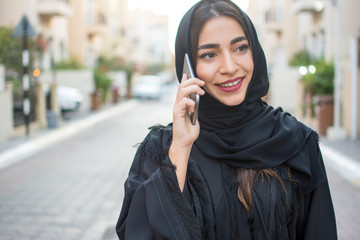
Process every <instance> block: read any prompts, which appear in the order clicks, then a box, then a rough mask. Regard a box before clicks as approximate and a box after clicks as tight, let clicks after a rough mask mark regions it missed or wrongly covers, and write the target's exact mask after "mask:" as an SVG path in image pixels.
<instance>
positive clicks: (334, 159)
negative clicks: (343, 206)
mask: <svg viewBox="0 0 360 240" xmlns="http://www.w3.org/2000/svg"><path fill="white" fill-rule="evenodd" d="M320 149H321V152H322V155H323V158H324V161H325V163H326V164H327V165H328V166H329V167H330V168H331V169H332V170H334V171H336V172H337V173H338V174H340V175H341V176H342V177H343V178H345V179H346V180H348V181H349V182H350V183H352V184H354V185H355V186H357V187H360V163H358V162H357V161H355V160H354V159H352V158H350V157H347V156H345V155H344V154H342V153H340V152H339V151H336V150H334V149H333V148H331V147H328V146H326V145H325V144H322V143H320Z"/></svg>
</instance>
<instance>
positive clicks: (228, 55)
mask: <svg viewBox="0 0 360 240" xmlns="http://www.w3.org/2000/svg"><path fill="white" fill-rule="evenodd" d="M253 71H254V62H253V58H252V53H251V50H250V46H249V42H248V40H247V38H246V37H245V33H244V30H243V28H242V27H241V26H240V24H239V23H238V22H237V21H236V20H234V19H233V18H231V17H226V16H221V17H215V18H211V19H210V20H209V21H207V22H206V23H205V25H204V27H203V29H202V31H201V32H200V35H199V44H198V52H197V63H196V73H197V75H198V78H199V79H201V80H203V81H204V82H205V86H204V88H205V90H206V91H207V92H208V93H210V94H211V95H212V96H213V97H215V98H216V99H217V100H219V101H220V102H222V103H223V104H225V105H228V106H235V105H239V104H241V103H242V102H243V101H244V99H245V95H246V90H247V88H248V86H249V83H250V80H251V77H252V75H253Z"/></svg>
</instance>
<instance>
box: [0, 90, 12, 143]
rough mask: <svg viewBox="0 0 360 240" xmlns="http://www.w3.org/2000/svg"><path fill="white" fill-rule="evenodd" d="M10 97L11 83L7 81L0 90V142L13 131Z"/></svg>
mask: <svg viewBox="0 0 360 240" xmlns="http://www.w3.org/2000/svg"><path fill="white" fill-rule="evenodd" d="M12 98H13V96H12V85H11V84H10V83H7V84H5V89H4V90H3V91H0V142H3V141H5V140H6V139H8V138H9V137H11V135H12V133H13V112H12V105H13V103H12Z"/></svg>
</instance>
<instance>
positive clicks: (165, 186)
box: [116, 127, 336, 240]
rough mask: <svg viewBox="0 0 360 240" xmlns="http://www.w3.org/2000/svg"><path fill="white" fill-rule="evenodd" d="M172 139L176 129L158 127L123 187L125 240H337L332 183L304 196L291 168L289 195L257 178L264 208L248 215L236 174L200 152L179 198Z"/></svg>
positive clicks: (283, 173)
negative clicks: (171, 156)
mask: <svg viewBox="0 0 360 240" xmlns="http://www.w3.org/2000/svg"><path fill="white" fill-rule="evenodd" d="M170 140H171V127H164V128H157V129H154V130H152V131H151V132H150V133H149V135H148V137H147V138H146V139H145V141H144V142H143V143H142V144H141V146H140V147H139V149H138V152H137V154H136V156H135V159H134V162H133V164H132V167H131V169H130V174H129V177H128V179H127V181H126V183H125V198H124V202H123V206H122V211H121V215H120V218H119V221H118V224H117V227H116V230H117V233H118V236H119V238H120V239H136V240H139V239H229V240H231V239H245V240H250V239H252V237H251V232H254V234H255V239H278V240H282V239H284V240H285V239H319V240H322V239H327V240H332V239H336V224H335V216H334V211H333V207H332V201H331V197H330V192H329V187H328V182H327V180H325V181H323V182H322V183H320V184H319V185H318V186H317V187H316V188H315V189H313V190H312V191H311V192H309V193H308V194H304V193H303V192H302V191H301V187H300V186H298V184H297V183H296V181H290V180H289V178H288V177H287V167H286V166H278V167H277V168H276V170H277V173H278V174H279V176H280V177H281V179H282V180H283V182H284V184H285V186H286V192H285V191H284V189H283V188H282V186H281V184H280V183H279V182H278V181H277V180H276V179H272V183H271V186H270V184H269V182H268V180H264V181H261V179H259V182H258V184H259V185H261V186H259V188H256V187H255V189H257V190H255V193H254V194H255V195H259V197H258V198H255V199H261V200H262V202H258V203H257V202H255V203H254V206H255V207H254V209H252V211H251V212H250V214H249V215H248V213H247V212H246V210H245V208H244V207H243V205H242V204H241V202H240V201H239V200H238V199H237V193H236V190H237V183H236V181H235V175H234V172H233V169H232V168H230V167H228V166H226V165H225V164H223V163H221V162H219V161H216V160H212V159H210V158H208V157H206V156H205V155H203V154H202V153H201V152H200V151H199V150H198V149H197V147H194V148H193V151H192V153H191V156H190V162H189V169H188V175H187V182H186V187H185V190H184V193H181V192H180V189H179V188H178V186H177V178H176V173H175V171H174V168H173V166H172V165H171V162H170V160H169V158H168V157H167V149H168V147H169V144H170ZM311 141H314V142H312V143H309V144H307V145H306V147H307V148H312V147H313V146H316V142H315V141H316V138H313V137H311ZM309 150H313V149H309ZM315 150H316V149H315ZM316 156H317V158H315V159H312V160H311V161H317V162H319V163H320V164H321V165H322V158H321V154H320V152H318V151H317V154H316ZM293 175H294V176H296V172H294V174H293ZM204 186H205V187H204ZM264 199H265V200H266V201H264ZM275 214H281V215H282V219H283V221H282V222H276V221H275V219H277V217H276V216H274V215H275ZM251 218H255V219H256V223H255V222H254V220H251ZM251 221H252V222H251Z"/></svg>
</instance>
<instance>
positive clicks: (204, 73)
mask: <svg viewBox="0 0 360 240" xmlns="http://www.w3.org/2000/svg"><path fill="white" fill-rule="evenodd" d="M210 69H211V68H209V67H208V66H205V65H204V64H201V63H199V64H197V66H196V74H197V76H198V78H199V79H201V80H203V81H204V82H205V85H206V83H208V82H209V81H210V76H211V75H212V73H211V72H210Z"/></svg>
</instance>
